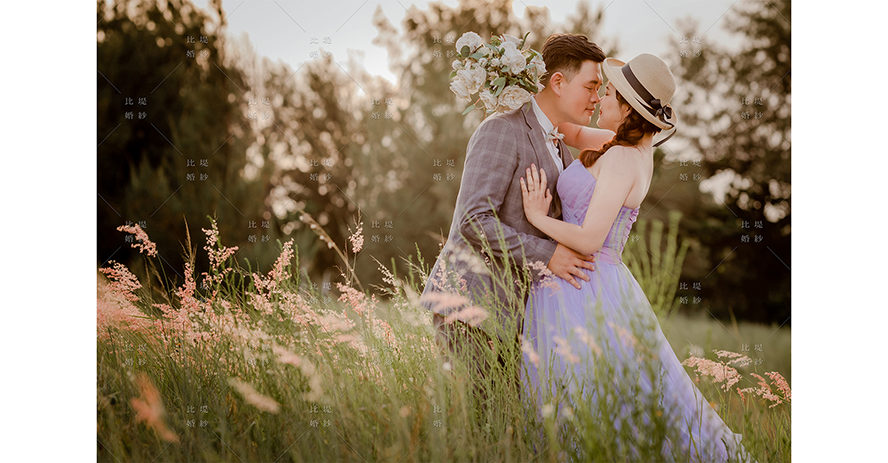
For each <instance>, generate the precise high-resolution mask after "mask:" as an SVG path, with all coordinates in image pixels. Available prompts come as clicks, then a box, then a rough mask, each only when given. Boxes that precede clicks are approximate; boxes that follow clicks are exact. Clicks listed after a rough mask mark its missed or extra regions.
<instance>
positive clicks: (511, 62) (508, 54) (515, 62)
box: [502, 42, 527, 75]
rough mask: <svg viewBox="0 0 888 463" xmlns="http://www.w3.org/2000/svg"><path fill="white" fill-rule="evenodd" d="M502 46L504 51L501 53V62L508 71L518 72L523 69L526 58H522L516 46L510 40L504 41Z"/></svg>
mask: <svg viewBox="0 0 888 463" xmlns="http://www.w3.org/2000/svg"><path fill="white" fill-rule="evenodd" d="M503 48H504V49H505V52H504V53H503V59H502V63H503V65H505V66H508V67H509V71H510V72H511V73H512V74H516V75H517V74H518V73H520V72H521V71H523V70H524V66H526V65H527V60H526V59H525V58H524V55H523V54H522V53H521V52H520V51H518V48H517V47H516V46H515V44H514V43H512V42H506V43H504V44H503Z"/></svg>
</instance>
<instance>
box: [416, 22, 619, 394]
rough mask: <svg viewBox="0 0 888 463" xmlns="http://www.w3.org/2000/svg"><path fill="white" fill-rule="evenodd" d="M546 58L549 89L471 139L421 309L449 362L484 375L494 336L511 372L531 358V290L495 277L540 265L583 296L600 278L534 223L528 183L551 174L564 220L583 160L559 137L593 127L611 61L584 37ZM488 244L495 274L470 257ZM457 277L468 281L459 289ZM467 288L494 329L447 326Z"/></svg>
mask: <svg viewBox="0 0 888 463" xmlns="http://www.w3.org/2000/svg"><path fill="white" fill-rule="evenodd" d="M542 55H543V61H544V62H545V65H546V71H547V72H546V75H544V76H543V77H542V79H541V80H540V83H542V84H543V85H544V86H545V88H544V89H543V90H542V91H541V92H540V93H539V94H537V95H535V96H534V97H532V99H531V100H532V101H530V102H528V103H526V104H525V105H524V106H523V107H521V108H519V109H517V110H514V111H509V112H506V113H504V114H496V115H493V116H491V117H489V118H487V119H486V120H484V121H483V122H482V123H481V125H479V126H478V128H477V129H476V130H475V133H474V134H473V135H472V137H471V138H470V139H469V144H468V148H467V151H466V161H465V166H464V168H463V174H462V181H461V183H460V190H459V194H458V196H457V200H456V208H455V210H454V213H453V221H452V223H451V226H450V233H449V236H448V238H447V243H446V245H445V246H444V249H442V251H441V254H440V256H439V257H438V259H437V261H436V262H435V265H434V267H433V268H432V270H431V273H430V275H429V280H428V282H427V283H426V286H425V290H424V291H423V297H422V299H421V301H422V303H423V306H424V307H425V308H426V309H428V310H432V311H434V312H435V313H434V315H433V324H434V326H435V328H436V341H437V342H438V344H439V346H440V347H441V348H442V350H444V351H445V352H447V354H446V355H445V356H444V357H445V360H446V357H447V356H448V355H459V356H460V357H461V358H462V359H463V360H464V361H468V362H470V364H471V365H472V367H473V368H474V369H475V371H476V372H477V373H478V374H479V375H484V373H485V371H486V368H485V367H484V366H483V363H484V360H483V359H484V358H487V357H488V355H487V353H485V352H484V351H483V350H484V349H486V350H488V352H489V350H490V349H491V346H492V344H493V343H492V342H490V340H491V339H492V338H491V337H490V335H491V334H495V335H496V337H497V338H499V339H500V340H502V341H503V344H502V345H504V346H505V348H504V349H502V350H503V351H501V352H498V353H497V356H498V359H499V363H500V364H501V365H506V364H507V361H508V360H509V359H512V360H513V361H514V360H520V358H521V352H520V348H519V344H518V336H520V333H521V329H522V323H523V317H524V307H525V304H526V302H527V296H528V294H527V288H515V287H512V288H505V287H503V285H501V284H497V283H496V280H495V278H493V277H492V275H498V276H502V274H503V273H504V272H505V271H507V270H506V267H508V266H511V274H512V275H513V276H514V275H516V273H517V272H516V271H520V270H518V268H516V266H517V267H519V268H520V267H523V266H528V265H530V264H532V263H535V262H539V263H541V264H545V266H546V268H548V269H549V270H550V271H551V272H552V273H553V274H555V275H556V276H558V277H561V278H564V279H565V280H567V281H569V282H570V283H571V284H572V285H574V286H575V287H577V288H579V282H578V281H577V280H576V278H577V277H578V278H582V279H583V280H586V281H588V277H587V276H586V275H585V274H584V273H583V272H582V271H581V270H580V269H581V268H586V269H590V270H593V269H594V267H593V265H592V262H594V257H592V256H587V255H582V254H579V253H577V252H575V251H573V250H571V249H569V248H567V247H565V246H563V245H561V244H558V243H556V242H555V241H553V240H551V239H550V238H549V237H547V236H546V235H545V234H543V233H542V232H540V231H539V230H537V229H536V228H534V227H533V226H532V225H531V224H530V223H529V222H528V221H527V218H526V217H525V215H524V207H523V203H522V197H521V188H520V183H519V179H520V178H521V177H523V176H524V175H526V169H527V168H529V167H530V166H531V165H532V164H533V165H536V166H537V168H542V169H545V171H546V175H547V177H548V178H549V185H550V186H551V192H552V194H553V196H554V201H553V202H552V207H551V210H550V211H549V215H550V216H551V217H555V218H560V217H561V201H560V199H559V198H558V196H557V191H556V189H555V188H556V186H557V182H558V175H559V174H560V173H561V171H563V170H564V169H565V168H566V167H567V166H568V165H570V163H571V162H572V161H573V159H572V155H571V153H570V151H569V150H568V148H567V146H566V145H565V144H564V142H562V141H561V139H560V138H559V134H558V133H557V131H555V130H553V129H554V128H556V127H558V125H560V124H562V123H564V122H571V123H574V124H579V125H582V126H586V125H589V122H590V120H591V116H592V113H593V112H594V110H595V105H596V104H597V103H598V101H599V96H598V89H599V87H600V86H601V81H602V78H601V70H600V67H599V64H600V63H601V62H603V61H604V59H605V55H604V53H603V52H602V51H601V49H600V48H599V47H598V46H597V45H595V44H594V43H591V42H589V40H588V39H587V38H586V37H585V36H583V35H577V34H555V35H552V36H550V37H549V38H548V39H547V40H546V43H545V44H544V45H543V49H542ZM500 237H502V242H501V240H500ZM485 243H488V244H489V246H490V248H489V249H490V254H489V255H488V254H486V253H485V254H483V255H484V256H485V262H486V264H485V265H479V264H478V262H473V261H472V259H471V258H465V257H464V256H465V255H466V254H468V253H471V252H472V251H474V253H475V254H479V255H480V254H482V249H483V248H484V244H485ZM479 267H480V268H479ZM453 275H456V276H458V277H459V278H460V280H458V281H454V279H453V278H452V276H453ZM537 278H539V275H538V272H534V276H533V279H534V280H536V279H537ZM460 287H463V289H464V290H465V291H467V293H468V294H467V295H468V297H469V299H470V302H471V304H472V305H477V306H485V305H487V306H490V305H491V303H492V305H493V307H495V310H494V313H490V314H489V315H490V317H489V318H488V319H487V320H485V321H484V324H482V325H478V326H469V325H467V324H465V323H462V322H461V321H458V320H457V321H455V322H454V323H445V322H444V321H445V317H444V315H446V312H447V310H446V309H451V310H454V309H458V308H459V307H443V306H442V304H441V301H442V300H443V298H442V297H441V294H446V293H457V292H459V291H458V290H459V289H460ZM435 293H437V294H435ZM510 293H511V294H510ZM436 296H438V297H436ZM451 300H453V299H452V298H451ZM444 305H446V304H444ZM439 312H444V313H443V314H442V313H439ZM510 363H511V362H510ZM515 371H516V373H517V369H516V370H515ZM515 383H516V385H517V383H518V378H517V376H516V378H515Z"/></svg>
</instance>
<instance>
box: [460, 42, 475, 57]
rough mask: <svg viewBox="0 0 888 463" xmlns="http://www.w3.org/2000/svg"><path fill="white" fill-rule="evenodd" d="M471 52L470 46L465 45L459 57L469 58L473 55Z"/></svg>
mask: <svg viewBox="0 0 888 463" xmlns="http://www.w3.org/2000/svg"><path fill="white" fill-rule="evenodd" d="M471 52H472V50H471V49H470V48H469V46H468V45H463V47H462V48H461V49H460V50H459V55H460V56H462V57H463V58H466V57H468V56H469V53H471Z"/></svg>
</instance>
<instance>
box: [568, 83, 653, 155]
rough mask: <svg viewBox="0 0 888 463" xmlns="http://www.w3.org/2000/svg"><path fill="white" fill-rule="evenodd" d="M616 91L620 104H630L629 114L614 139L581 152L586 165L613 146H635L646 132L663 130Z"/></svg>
mask: <svg viewBox="0 0 888 463" xmlns="http://www.w3.org/2000/svg"><path fill="white" fill-rule="evenodd" d="M614 93H615V94H616V95H617V101H619V102H620V104H624V105H626V106H629V109H630V111H629V114H628V115H627V116H626V118H625V119H623V122H622V123H621V124H620V127H619V128H617V134H616V135H614V139H613V140H611V141H609V142H607V143H605V144H604V146H602V147H601V149H599V150H592V149H586V150H583V151H581V152H580V157H579V159H580V162H582V163H583V165H584V166H585V167H589V166H591V165H592V164H595V161H597V160H598V158H600V157H601V155H602V154H604V153H605V152H606V151H607V150H608V149H610V147H611V146H616V145H620V146H635V145H637V144H638V142H640V141H641V139H642V138H644V136H645V134H647V133H654V134H656V133H659V132H660V130H661V129H660V128H659V127H657V126H656V125H654V124H653V123H651V122H650V121H648V120H647V119H645V118H644V117H642V116H641V114H639V113H638V111H636V110H635V108H633V107H632V106H631V105H630V104H629V103H627V102H626V100H625V99H623V95H620V92H618V91H616V90H615V91H614Z"/></svg>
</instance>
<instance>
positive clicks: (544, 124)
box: [530, 96, 564, 173]
mask: <svg viewBox="0 0 888 463" xmlns="http://www.w3.org/2000/svg"><path fill="white" fill-rule="evenodd" d="M530 102H531V105H532V106H533V112H534V114H536V118H537V121H538V122H539V123H540V130H542V131H543V140H546V136H547V135H549V132H551V131H552V129H554V128H555V125H553V124H552V122H551V121H550V120H549V118H548V117H547V116H546V113H544V112H543V110H542V109H541V108H540V105H538V104H537V102H536V97H533V96H531V97H530ZM546 147H547V148H548V149H549V154H550V155H551V156H552V159H553V160H554V161H555V165H556V166H558V173H561V172H562V171H563V170H564V161H562V160H561V155H560V154H558V148H557V146H556V145H555V140H547V141H546Z"/></svg>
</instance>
